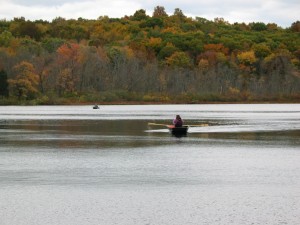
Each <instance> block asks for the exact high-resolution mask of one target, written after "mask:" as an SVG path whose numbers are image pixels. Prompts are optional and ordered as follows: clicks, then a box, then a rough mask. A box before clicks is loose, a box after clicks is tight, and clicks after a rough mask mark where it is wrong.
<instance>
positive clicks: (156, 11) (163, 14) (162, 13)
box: [152, 6, 168, 17]
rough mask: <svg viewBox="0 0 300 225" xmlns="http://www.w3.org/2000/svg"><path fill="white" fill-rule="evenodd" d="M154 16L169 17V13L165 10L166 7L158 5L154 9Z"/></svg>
mask: <svg viewBox="0 0 300 225" xmlns="http://www.w3.org/2000/svg"><path fill="white" fill-rule="evenodd" d="M152 16H153V17H168V14H167V13H166V11H165V7H163V6H156V7H155V8H154V11H153V15H152Z"/></svg>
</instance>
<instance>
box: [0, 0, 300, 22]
mask: <svg viewBox="0 0 300 225" xmlns="http://www.w3.org/2000/svg"><path fill="white" fill-rule="evenodd" d="M158 5H159V6H164V7H165V10H166V12H167V13H168V14H169V15H172V14H173V12H174V9H175V8H179V9H181V10H182V11H183V13H184V14H185V15H186V16H188V17H193V18H194V17H196V16H198V17H204V18H206V19H209V20H213V19H214V18H216V17H222V18H224V19H225V20H226V21H229V22H230V23H234V22H245V23H249V22H264V23H276V24H277V25H279V26H281V27H289V26H290V25H291V24H292V23H293V22H295V21H297V20H300V16H299V15H300V0H251V1H249V0H223V1H221V0H152V1H150V0H46V1H44V0H0V19H6V20H11V19H13V18H14V17H21V16H23V17H25V19H28V20H38V19H43V20H48V21H52V19H54V18H56V17H63V18H66V19H70V18H74V19H77V18H79V17H82V18H85V19H97V18H98V17H99V16H105V15H106V16H109V17H110V18H121V17H124V16H125V15H128V16H130V15H133V14H134V13H135V11H137V10H139V9H144V10H146V13H147V14H148V15H152V12H153V9H154V7H155V6H158Z"/></svg>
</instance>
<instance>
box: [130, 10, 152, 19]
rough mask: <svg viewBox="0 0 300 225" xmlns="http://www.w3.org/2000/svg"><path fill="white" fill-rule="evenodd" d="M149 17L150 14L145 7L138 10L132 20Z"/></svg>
mask: <svg viewBox="0 0 300 225" xmlns="http://www.w3.org/2000/svg"><path fill="white" fill-rule="evenodd" d="M147 18H148V16H147V15H146V11H145V10H144V9H140V10H137V11H136V12H135V13H134V14H133V16H132V20H135V21H141V20H146V19H147Z"/></svg>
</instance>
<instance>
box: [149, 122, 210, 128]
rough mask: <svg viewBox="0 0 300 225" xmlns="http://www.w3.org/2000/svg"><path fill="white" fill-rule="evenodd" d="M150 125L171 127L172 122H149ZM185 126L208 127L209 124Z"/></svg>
mask: <svg viewBox="0 0 300 225" xmlns="http://www.w3.org/2000/svg"><path fill="white" fill-rule="evenodd" d="M148 125H153V126H165V127H169V126H170V124H162V123H148ZM184 126H188V127H207V126H208V124H207V123H203V124H191V125H190V124H186V125H184Z"/></svg>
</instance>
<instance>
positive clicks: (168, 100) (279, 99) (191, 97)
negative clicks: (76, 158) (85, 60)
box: [0, 91, 300, 105]
mask: <svg viewBox="0 0 300 225" xmlns="http://www.w3.org/2000/svg"><path fill="white" fill-rule="evenodd" d="M208 103H215V104H217V103H300V94H299V95H295V96H283V95H280V96H263V97H261V96H249V95H247V96H243V95H237V96H233V95H215V94H207V95H195V94H180V95H164V94H156V93H154V94H147V95H142V94H138V93H130V92H124V91H122V92H103V93H87V94H77V95H69V96H57V95H53V94H52V95H51V94H49V95H44V96H38V97H36V98H35V99H31V100H25V99H17V98H6V97H0V105H92V104H101V105H112V104H118V105H120V104H208Z"/></svg>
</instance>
